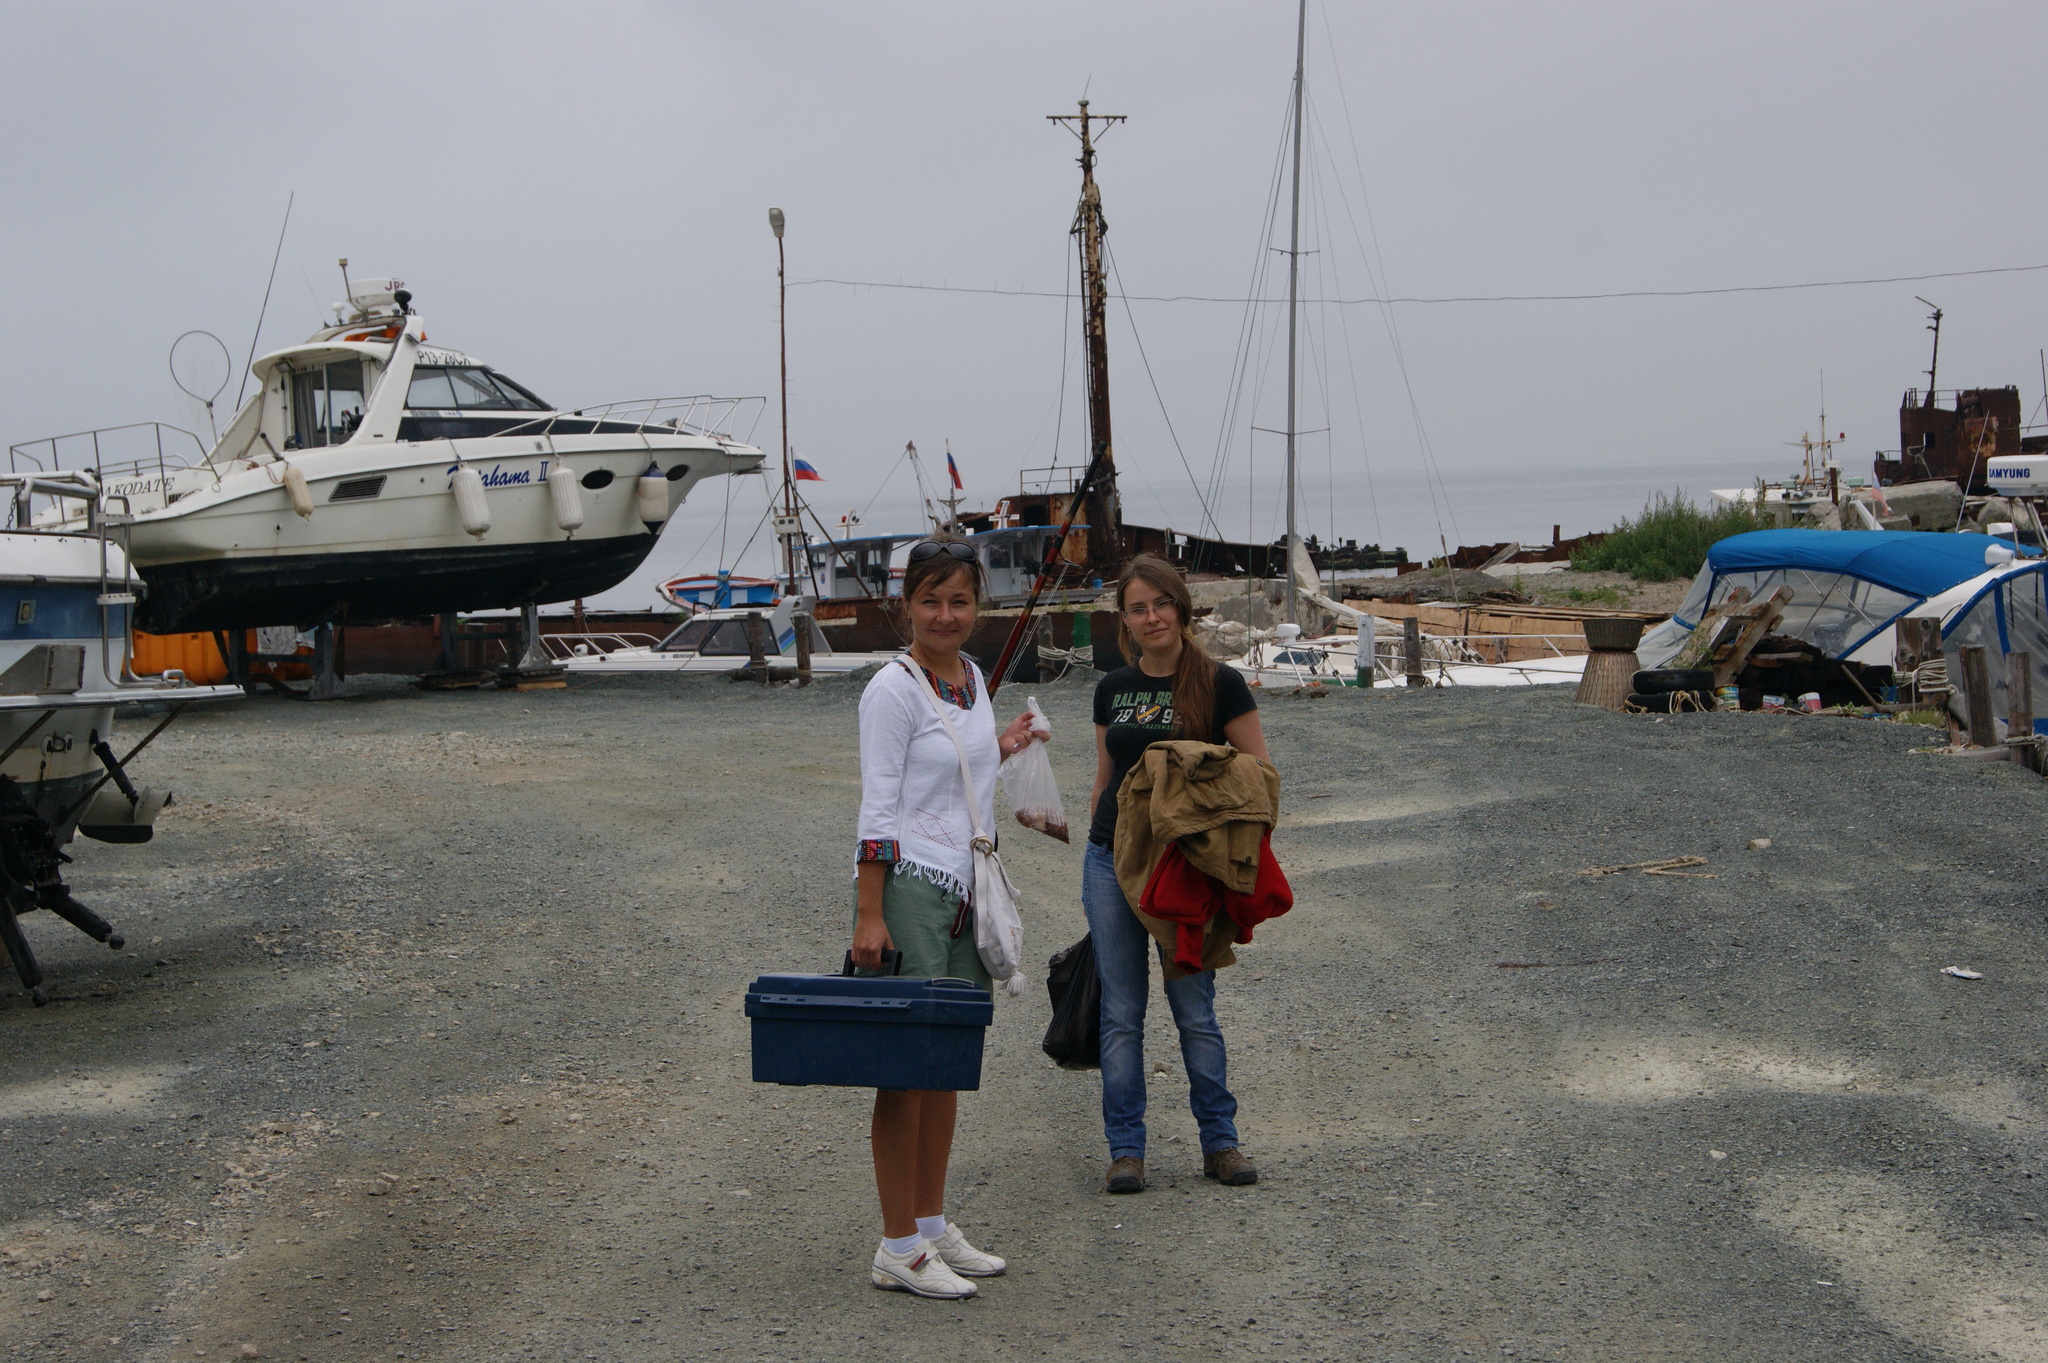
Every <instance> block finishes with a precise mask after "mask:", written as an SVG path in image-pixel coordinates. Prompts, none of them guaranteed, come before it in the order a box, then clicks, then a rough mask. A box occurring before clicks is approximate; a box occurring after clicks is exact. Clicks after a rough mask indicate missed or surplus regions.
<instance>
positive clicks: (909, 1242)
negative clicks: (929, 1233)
mask: <svg viewBox="0 0 2048 1363" xmlns="http://www.w3.org/2000/svg"><path fill="white" fill-rule="evenodd" d="M923 1243H924V1235H923V1233H922V1232H920V1233H919V1234H916V1235H900V1236H897V1237H896V1238H895V1239H893V1240H892V1239H890V1238H889V1237H888V1236H886V1235H885V1236H883V1237H882V1248H883V1249H886V1250H888V1251H889V1252H890V1253H891V1254H893V1255H895V1256H896V1257H897V1258H899V1259H900V1258H902V1257H903V1256H904V1255H906V1254H911V1253H914V1252H915V1251H916V1249H917V1247H918V1246H919V1245H921V1244H923Z"/></svg>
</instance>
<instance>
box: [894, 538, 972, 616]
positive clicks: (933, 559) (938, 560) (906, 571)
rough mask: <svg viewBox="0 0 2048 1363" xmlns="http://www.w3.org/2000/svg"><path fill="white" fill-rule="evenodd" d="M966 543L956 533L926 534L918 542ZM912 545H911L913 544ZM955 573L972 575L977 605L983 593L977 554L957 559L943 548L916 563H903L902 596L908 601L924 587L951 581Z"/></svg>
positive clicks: (957, 557)
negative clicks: (969, 557)
mask: <svg viewBox="0 0 2048 1363" xmlns="http://www.w3.org/2000/svg"><path fill="white" fill-rule="evenodd" d="M965 543H967V541H966V540H965V539H963V538H961V537H960V536H958V535H927V536H926V537H925V538H924V539H921V540H919V541H918V544H965ZM912 547H913V548H914V547H915V546H912ZM956 573H968V574H971V575H972V577H973V583H972V586H973V588H974V599H975V602H976V603H977V604H979V603H980V601H981V598H982V596H983V595H984V592H983V589H982V580H981V559H980V557H979V556H977V557H975V558H971V559H966V558H960V557H959V556H957V555H955V554H949V553H946V552H944V551H943V550H942V551H940V552H939V553H936V554H933V555H931V556H930V557H929V558H923V559H919V560H917V561H916V562H913V563H907V564H905V565H904V567H903V599H904V600H905V601H908V600H910V598H911V597H913V596H916V595H917V594H918V593H919V592H921V591H923V590H924V589H925V588H926V587H934V586H937V585H939V584H940V583H943V582H950V581H952V580H953V575H954V574H956Z"/></svg>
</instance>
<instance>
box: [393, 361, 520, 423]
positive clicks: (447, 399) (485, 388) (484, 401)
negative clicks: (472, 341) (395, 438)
mask: <svg viewBox="0 0 2048 1363" xmlns="http://www.w3.org/2000/svg"><path fill="white" fill-rule="evenodd" d="M405 405H406V406H407V407H410V408H412V409H413V410H414V411H433V412H449V411H455V410H457V409H460V410H462V411H469V412H545V411H547V410H549V408H548V405H547V404H546V403H545V402H542V401H541V400H540V399H539V398H537V397H535V396H534V395H533V394H532V393H529V392H528V391H526V389H524V388H522V387H520V386H519V385H518V384H516V383H514V382H512V380H510V379H508V378H506V377H505V376H504V375H503V374H494V373H492V372H491V371H490V370H488V369H484V368H481V367H473V366H469V365H444V364H423V365H419V366H417V367H415V368H414V369H413V371H412V387H410V388H408V389H407V390H406V394H405Z"/></svg>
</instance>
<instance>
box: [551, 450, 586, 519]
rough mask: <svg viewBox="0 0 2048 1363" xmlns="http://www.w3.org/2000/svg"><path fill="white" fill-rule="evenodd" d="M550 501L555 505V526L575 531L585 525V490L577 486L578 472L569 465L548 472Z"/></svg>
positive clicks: (560, 465)
mask: <svg viewBox="0 0 2048 1363" xmlns="http://www.w3.org/2000/svg"><path fill="white" fill-rule="evenodd" d="M548 500H549V501H551V502H553V503H554V505H555V524H556V525H559V526H561V527H562V529H564V530H569V531H575V530H578V529H580V528H581V527H582V525H583V490H582V489H581V488H579V487H577V486H576V471H575V470H574V469H572V468H570V467H569V466H568V465H567V464H557V465H555V466H554V467H553V468H551V469H549V470H548Z"/></svg>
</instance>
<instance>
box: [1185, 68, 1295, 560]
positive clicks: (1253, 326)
mask: <svg viewBox="0 0 2048 1363" xmlns="http://www.w3.org/2000/svg"><path fill="white" fill-rule="evenodd" d="M1293 107H1294V106H1293V95H1292V94H1291V93H1290V94H1289V96H1288V100H1287V102H1286V104H1285V106H1284V108H1283V110H1282V116H1281V120H1280V132H1279V138H1278V141H1277V142H1276V144H1275V147H1274V152H1273V172H1272V175H1271V177H1270V180H1269V181H1268V184H1267V187H1266V210H1265V213H1264V215H1263V221H1262V223H1261V226H1260V230H1259V236H1258V239H1257V244H1256V245H1255V246H1254V248H1253V250H1254V252H1255V254H1254V255H1253V257H1252V271H1251V279H1250V280H1249V281H1248V283H1247V286H1246V289H1245V297H1244V299H1243V312H1242V314H1241V315H1240V317H1239V320H1238V335H1237V341H1236V343H1235V344H1234V346H1233V348H1232V352H1231V362H1230V379H1229V382H1228V383H1227V384H1226V385H1225V388H1224V392H1225V394H1226V397H1225V399H1224V404H1223V413H1222V416H1221V418H1220V419H1219V421H1218V422H1217V427H1216V448H1215V452H1214V454H1213V455H1212V456H1211V458H1210V463H1209V471H1210V476H1209V490H1210V497H1211V499H1212V500H1213V501H1214V502H1215V503H1217V504H1219V505H1220V504H1221V503H1222V500H1223V488H1224V483H1225V480H1226V479H1227V478H1228V477H1229V473H1230V451H1231V448H1232V447H1233V445H1234V444H1235V441H1236V432H1237V426H1238V422H1239V419H1240V416H1241V415H1242V413H1243V412H1244V410H1245V388H1246V385H1247V384H1248V383H1252V382H1253V381H1254V380H1253V375H1254V374H1255V373H1257V372H1263V366H1261V365H1255V364H1254V356H1255V354H1257V352H1258V351H1259V350H1260V337H1261V336H1262V335H1263V334H1264V333H1265V313H1264V310H1263V309H1262V308H1261V307H1260V306H1259V304H1260V298H1259V295H1260V293H1261V292H1262V290H1263V289H1264V286H1265V281H1266V278H1267V276H1268V274H1269V272H1270V270H1271V268H1272V255H1271V243H1272V240H1273V233H1274V231H1275V230H1276V228H1277V225H1278V222H1279V213H1280V189H1281V186H1282V184H1284V183H1285V175H1284V167H1285V165H1286V155H1287V136H1288V127H1289V124H1290V122H1291V120H1292V117H1293ZM1251 401H1252V404H1253V406H1254V407H1256V404H1257V401H1258V396H1257V392H1256V390H1255V391H1254V392H1253V394H1252V398H1251ZM1245 461H1246V467H1245V477H1246V487H1247V496H1246V501H1245V540H1246V542H1247V543H1255V542H1256V541H1257V539H1258V528H1257V520H1256V518H1255V513H1254V512H1253V510H1252V505H1253V500H1254V498H1253V496H1252V494H1253V493H1255V492H1256V489H1257V484H1256V482H1255V481H1254V468H1255V465H1256V462H1257V461H1256V458H1255V452H1254V450H1253V449H1252V442H1251V439H1250V437H1249V435H1247V437H1246V440H1245ZM1195 566H1197V567H1199V566H1200V565H1199V563H1197V564H1196V565H1195Z"/></svg>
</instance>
